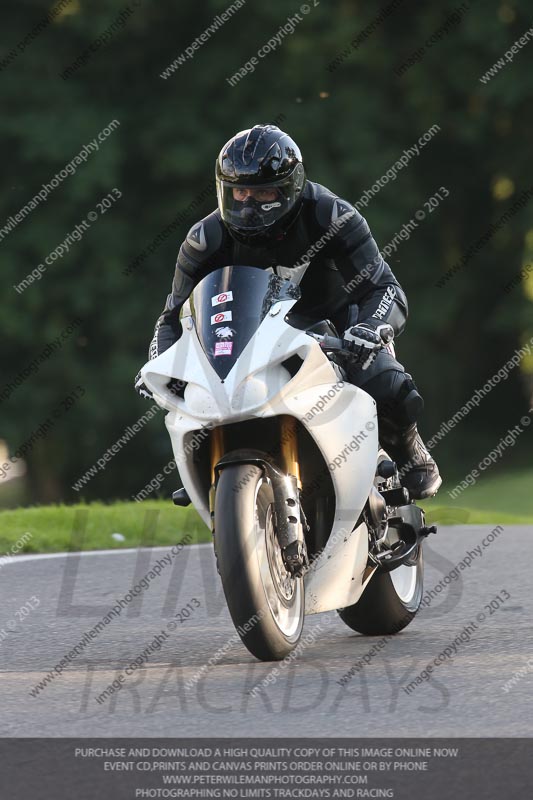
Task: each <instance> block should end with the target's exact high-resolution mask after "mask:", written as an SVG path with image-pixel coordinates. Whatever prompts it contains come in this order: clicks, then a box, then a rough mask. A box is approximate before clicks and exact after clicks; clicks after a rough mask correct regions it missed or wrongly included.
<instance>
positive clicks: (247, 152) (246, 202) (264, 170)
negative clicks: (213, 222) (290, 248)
mask: <svg viewBox="0 0 533 800" xmlns="http://www.w3.org/2000/svg"><path fill="white" fill-rule="evenodd" d="M305 180H306V178H305V170H304V166H303V163H302V154H301V153H300V150H299V148H298V145H297V144H296V143H295V142H294V141H293V140H292V139H291V137H290V136H288V135H287V134H286V133H283V131H281V130H280V129H279V128H277V127H276V126H275V125H254V127H253V128H251V129H250V130H246V131H241V132H240V133H237V134H236V135H235V136H234V137H233V138H232V139H230V140H229V142H227V143H226V144H225V145H224V147H223V148H222V150H221V151H220V154H219V156H218V159H217V165H216V183H217V195H218V207H219V209H220V213H221V216H222V220H223V221H224V223H225V225H226V226H227V227H228V228H229V230H230V232H231V234H232V235H233V236H234V237H235V238H236V239H238V240H239V241H242V242H244V243H250V244H252V243H254V242H260V241H267V240H270V239H275V238H277V237H279V236H280V235H281V234H283V233H285V231H286V230H287V229H288V228H289V226H290V225H291V224H292V223H293V222H294V220H295V219H296V217H297V215H298V212H299V211H300V208H301V202H302V193H303V190H304V186H305Z"/></svg>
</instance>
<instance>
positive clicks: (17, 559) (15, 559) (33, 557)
mask: <svg viewBox="0 0 533 800" xmlns="http://www.w3.org/2000/svg"><path fill="white" fill-rule="evenodd" d="M177 544H178V543H177ZM212 546H213V545H212V544H211V543H210V542H201V543H198V544H187V545H185V547H212ZM171 547H173V545H171V544H169V545H168V546H167V547H128V548H124V549H123V550H120V549H116V550H81V551H76V552H75V553H31V554H28V555H22V556H11V557H10V560H9V561H6V562H5V564H2V563H1V558H5V557H6V556H5V555H4V556H2V557H0V567H1V568H3V567H7V566H9V565H10V564H17V563H23V562H27V561H43V560H44V559H45V558H72V556H114V555H117V554H118V555H125V554H126V553H138V552H139V550H149V551H150V552H151V553H161V552H163V551H164V550H170V549H171Z"/></svg>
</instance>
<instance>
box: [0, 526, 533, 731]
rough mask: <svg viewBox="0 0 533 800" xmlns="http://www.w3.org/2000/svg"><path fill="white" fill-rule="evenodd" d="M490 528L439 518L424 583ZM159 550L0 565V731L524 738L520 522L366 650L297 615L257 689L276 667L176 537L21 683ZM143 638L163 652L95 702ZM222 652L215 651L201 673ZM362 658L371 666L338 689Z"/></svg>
mask: <svg viewBox="0 0 533 800" xmlns="http://www.w3.org/2000/svg"><path fill="white" fill-rule="evenodd" d="M492 527H493V526H460V527H459V526H458V527H448V528H441V530H440V532H439V534H438V536H434V537H432V541H431V543H430V544H429V545H428V546H427V547H426V582H425V583H426V588H427V589H431V588H433V587H435V586H436V584H438V583H439V581H444V578H445V576H446V575H448V574H449V573H450V571H451V570H452V569H453V567H454V566H455V565H456V564H457V563H458V562H459V561H461V559H462V558H463V557H464V556H465V555H466V554H467V551H469V550H470V551H472V552H473V551H474V550H475V548H476V547H477V546H478V545H479V544H480V542H481V540H482V539H483V538H484V537H485V536H486V535H487V533H488V532H489V531H490V530H491V528H492ZM167 552H168V551H167V550H166V549H155V550H153V551H146V550H143V551H123V552H120V551H115V552H113V553H100V554H85V555H83V556H82V557H79V556H77V555H71V556H68V557H67V556H60V557H44V558H43V557H32V556H30V557H22V558H19V559H18V560H14V561H12V562H11V563H9V564H5V565H4V566H3V567H2V568H1V569H0V586H1V588H2V591H1V598H2V606H1V608H0V692H1V698H2V714H1V715H0V735H1V736H39V737H41V736H47V737H48V736H49V737H59V736H184V737H187V736H211V735H224V736H248V735H256V736H269V735H279V736H348V735H349V736H530V735H531V734H532V730H533V723H532V721H531V720H532V719H533V693H532V691H531V689H532V685H533V658H532V655H533V653H532V638H533V637H532V626H531V617H532V615H531V612H532V608H533V597H532V595H533V592H532V588H533V587H532V580H531V572H532V568H533V567H532V565H533V528H531V527H520V526H509V527H507V528H506V529H505V530H504V531H503V533H502V534H501V535H499V536H498V537H497V539H496V540H495V541H493V542H492V543H491V544H490V545H489V546H488V547H487V548H485V549H484V550H483V552H482V556H481V557H480V556H479V555H478V556H476V557H475V558H474V559H473V561H472V564H471V565H470V566H469V568H467V569H465V570H464V571H462V572H459V573H458V574H459V577H458V578H457V579H456V580H450V579H448V580H447V582H446V584H447V585H446V586H445V588H444V589H443V590H442V591H441V592H440V593H439V594H438V595H437V594H435V597H434V599H433V600H432V602H431V604H430V605H429V607H428V608H426V609H425V610H422V611H421V612H420V613H419V615H418V616H417V617H416V619H415V621H414V622H413V623H412V624H411V625H410V626H409V627H408V628H406V629H405V631H404V632H402V633H401V634H399V635H397V636H396V637H393V638H391V639H389V640H388V641H387V643H386V644H385V646H384V647H382V649H381V650H380V651H379V652H378V653H375V654H374V655H373V656H370V655H368V654H369V651H370V650H371V648H372V646H373V645H374V644H376V642H378V641H379V639H378V638H374V639H372V638H367V637H363V636H359V635H357V634H355V633H353V632H352V631H351V630H350V629H349V628H347V627H346V626H345V625H344V624H343V623H342V622H341V620H340V619H339V618H338V616H337V615H336V614H335V613H328V614H320V615H317V616H314V617H309V618H308V619H307V621H306V626H305V630H304V635H307V634H309V633H310V632H311V631H312V630H313V628H315V627H316V626H318V625H320V633H319V635H318V637H316V639H315V641H314V642H313V643H311V644H309V645H308V646H307V647H306V648H305V649H304V650H303V651H302V653H301V654H300V655H299V656H298V657H297V658H296V659H295V660H294V661H292V662H291V663H289V664H287V665H285V666H284V667H283V668H281V670H280V673H279V675H278V677H277V679H276V681H275V682H273V683H272V684H270V685H269V688H268V689H267V690H266V692H265V693H264V694H262V695H259V696H258V697H253V696H251V695H250V694H249V691H250V689H252V688H253V687H254V686H255V685H256V684H257V683H259V682H260V681H261V680H263V679H264V678H266V676H267V675H268V674H269V673H270V672H271V670H272V668H273V666H275V665H272V664H262V663H259V662H257V661H256V660H255V659H254V658H253V657H252V656H251V655H249V653H248V652H247V650H246V649H245V648H244V646H243V645H242V644H241V643H240V641H235V639H234V638H232V637H234V630H233V628H232V624H231V620H230V617H229V614H228V612H227V609H226V607H225V602H224V597H223V593H222V589H221V586H220V582H219V579H218V575H217V573H216V569H215V564H214V557H213V553H212V550H211V547H210V546H200V547H199V546H193V547H188V548H185V549H184V550H183V551H182V552H181V553H180V554H179V556H177V557H176V559H175V561H174V562H173V564H172V565H171V566H165V567H164V568H163V571H162V572H161V575H160V576H159V577H158V578H157V579H155V580H153V581H152V582H151V583H150V585H149V588H148V589H147V590H146V591H145V592H143V594H142V595H141V596H140V598H137V600H134V601H133V602H131V603H130V604H129V606H128V607H127V608H126V609H124V611H123V612H122V614H121V616H120V617H119V618H115V619H113V620H112V621H111V622H110V623H109V624H108V625H107V626H106V627H105V628H104V629H103V630H102V632H101V633H100V634H99V635H98V636H97V637H96V638H94V639H91V640H90V641H89V643H88V644H87V645H86V646H85V649H84V650H83V652H82V653H81V654H80V655H79V656H77V657H76V658H75V660H74V661H73V662H72V664H71V665H70V666H68V667H67V668H66V669H65V670H64V672H63V673H62V674H61V675H59V676H56V677H55V679H54V680H52V681H51V682H50V683H49V684H48V685H46V686H45V687H44V689H42V690H41V691H40V692H39V693H38V694H37V696H35V697H33V696H32V695H31V694H30V691H31V690H32V689H33V688H34V687H35V686H36V684H37V683H38V682H39V681H42V679H43V678H44V676H45V675H46V674H47V673H48V672H49V671H50V670H52V669H53V667H54V665H55V664H57V663H58V662H59V661H60V660H61V659H62V658H63V657H64V655H65V654H66V653H68V652H69V651H70V650H71V649H72V648H73V647H74V646H75V645H76V644H77V643H78V642H79V641H80V639H81V637H82V636H83V633H84V631H86V630H88V629H90V628H91V627H92V626H93V625H95V624H96V623H97V622H98V621H99V620H100V619H101V618H102V617H103V616H105V615H106V614H107V612H108V611H109V609H110V608H111V606H112V605H113V603H114V602H115V598H119V597H123V596H124V595H125V594H126V593H127V592H128V590H129V589H130V587H131V586H132V585H134V584H135V583H136V581H137V580H138V579H139V578H140V577H141V576H142V575H144V574H146V572H148V570H149V569H150V564H153V563H155V562H156V561H157V560H158V559H159V560H160V559H162V558H163V557H164V556H165V554H166V553H167ZM498 595H499V596H500V600H495V601H494V602H493V604H492V608H491V606H490V602H491V601H492V600H493V598H495V597H497V596H498ZM507 595H510V597H509V598H507ZM32 597H35V598H36V600H31V598H32ZM37 601H39V605H38V607H37V608H31V605H32V604H33V606H35V605H37ZM187 604H189V608H188V611H189V613H190V616H188V618H185V617H187V614H186V613H185V614H182V619H183V620H184V621H183V622H179V619H175V618H174V614H175V613H176V612H180V611H181V610H182V609H184V608H187ZM198 604H200V605H198ZM24 607H25V608H26V611H25V612H24V611H22V609H23V608H24ZM483 617H484V619H483ZM476 620H477V621H476ZM471 622H475V624H476V626H477V628H476V629H475V631H474V632H473V633H472V635H471V636H470V635H467V634H463V640H464V641H462V642H460V643H459V646H458V647H457V651H456V652H454V655H453V658H446V660H445V661H444V663H441V664H439V666H438V667H435V668H434V671H433V673H432V675H431V676H430V678H429V680H427V681H423V682H422V683H421V684H420V685H419V686H417V687H416V688H415V689H413V690H412V691H411V692H410V693H407V692H406V691H404V690H403V688H402V687H403V686H405V685H406V684H408V683H410V682H411V681H413V680H414V679H415V678H416V676H417V675H418V674H419V673H420V672H421V671H422V670H423V669H424V667H425V666H426V665H427V664H428V662H431V661H433V659H434V658H435V657H437V656H438V655H439V653H441V652H442V651H443V650H444V648H446V647H447V646H449V645H450V643H451V642H452V641H454V639H456V637H458V636H460V634H461V632H462V631H464V629H465V626H467V625H468V624H470V623H471ZM169 623H171V627H172V626H173V625H175V629H174V630H170V629H169V627H168V626H169ZM10 628H11V629H12V630H10ZM156 634H160V636H161V638H162V639H163V638H164V637H167V638H164V641H163V643H162V646H161V649H159V650H155V652H153V653H152V655H150V656H149V661H148V663H147V664H145V665H143V667H142V668H140V669H139V670H138V671H136V672H135V674H134V675H133V676H130V677H128V678H127V679H125V682H124V683H123V684H122V688H121V689H120V690H117V691H116V692H115V693H114V694H113V695H112V696H111V697H110V698H108V699H106V700H105V701H104V702H102V703H101V704H99V703H98V702H97V701H96V697H97V696H98V695H99V694H100V693H101V692H102V691H103V690H104V689H105V688H106V687H107V686H108V685H109V684H110V683H111V682H112V681H113V680H115V679H116V678H117V676H118V675H119V674H123V671H124V669H125V668H126V667H127V665H128V664H130V662H132V661H133V660H134V659H135V658H137V657H138V656H139V655H140V654H141V653H142V652H143V650H144V649H145V648H147V647H148V645H150V643H152V642H153V641H154V637H155V636H156ZM309 638H315V637H309ZM467 638H468V639H469V640H468V641H466V639H467ZM219 648H224V650H223V653H222V655H221V657H220V658H219V660H218V661H217V662H216V663H215V664H214V665H213V666H211V667H210V668H209V669H204V670H203V671H202V672H201V673H199V672H198V671H199V670H201V668H202V667H204V666H205V665H206V663H207V662H208V661H209V659H210V658H211V657H212V656H213V654H214V653H215V651H216V650H217V649H219ZM365 654H367V659H366V660H367V661H368V663H367V664H366V665H364V666H363V667H362V669H360V670H359V671H355V674H354V676H353V677H352V678H351V680H349V682H348V683H347V684H346V685H344V686H342V685H339V683H337V681H339V680H340V679H341V678H342V676H343V675H344V674H345V673H346V672H347V671H348V670H349V669H350V668H351V667H352V666H353V665H354V664H355V663H356V662H357V660H358V659H362V658H363V656H365ZM529 659H531V662H529V665H528V660H529ZM278 666H279V665H278ZM520 670H522V672H520ZM513 676H514V683H513V685H512V686H510V687H509V686H508V687H507V688H508V691H505V689H504V685H505V684H506V682H507V681H509V680H511V679H513ZM517 676H518V677H517ZM187 681H192V683H193V685H192V686H191V688H187V687H186V686H185V684H186V682H187Z"/></svg>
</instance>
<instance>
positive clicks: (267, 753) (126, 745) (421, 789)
mask: <svg viewBox="0 0 533 800" xmlns="http://www.w3.org/2000/svg"><path fill="white" fill-rule="evenodd" d="M0 759H1V761H0V763H1V765H2V766H1V784H2V787H3V788H2V791H1V797H2V798H4V797H5V798H9V800H29V798H31V800H62V798H67V797H68V798H76V800H94V798H95V797H100V798H106V799H107V798H113V800H136V798H150V799H151V798H210V797H215V798H219V797H220V798H224V797H228V798H314V797H317V798H337V797H339V798H340V797H348V798H383V797H394V798H397V800H404V799H405V800H413V798H431V800H449V798H453V800H462V798H465V799H466V798H468V800H471V799H474V800H478V798H480V799H481V798H482V800H501V798H504V797H509V796H511V795H513V794H516V795H517V796H520V797H522V796H523V797H527V796H529V792H530V787H531V785H532V784H533V740H532V739H355V738H354V739H351V738H342V739H327V740H324V739H304V738H302V739H293V738H291V739H281V738H279V739H260V738H254V739H252V738H246V739H207V738H202V739H1V740H0ZM522 793H523V794H522Z"/></svg>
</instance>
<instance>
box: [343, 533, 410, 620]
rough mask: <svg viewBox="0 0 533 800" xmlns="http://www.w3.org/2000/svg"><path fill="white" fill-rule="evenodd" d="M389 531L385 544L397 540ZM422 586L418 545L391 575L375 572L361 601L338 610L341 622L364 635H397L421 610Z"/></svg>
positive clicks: (396, 535)
mask: <svg viewBox="0 0 533 800" xmlns="http://www.w3.org/2000/svg"><path fill="white" fill-rule="evenodd" d="M398 538H399V537H398V534H397V532H396V531H395V530H394V528H389V531H388V534H387V543H388V544H389V545H390V544H393V543H394V542H395V541H397V540H398ZM423 587H424V562H423V557H422V547H421V546H420V547H419V548H418V550H417V551H416V553H415V555H414V556H413V557H412V559H411V561H410V562H409V564H404V565H402V566H401V567H397V568H396V569H395V570H393V571H392V572H375V573H374V575H373V576H372V578H371V579H370V583H369V584H368V586H367V587H366V589H365V591H364V592H363V594H362V596H361V599H360V600H358V602H357V603H354V605H353V606H347V607H346V608H342V609H339V611H338V613H339V616H340V618H341V619H342V621H343V622H345V623H346V625H348V627H349V628H352V630H354V631H357V632H358V633H364V634H366V635H367V636H384V635H390V634H394V633H398V632H399V631H401V630H402V629H403V628H405V627H406V626H407V625H409V623H410V622H412V620H413V619H414V617H415V615H416V612H417V611H418V609H419V607H420V602H421V600H422V593H423Z"/></svg>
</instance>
